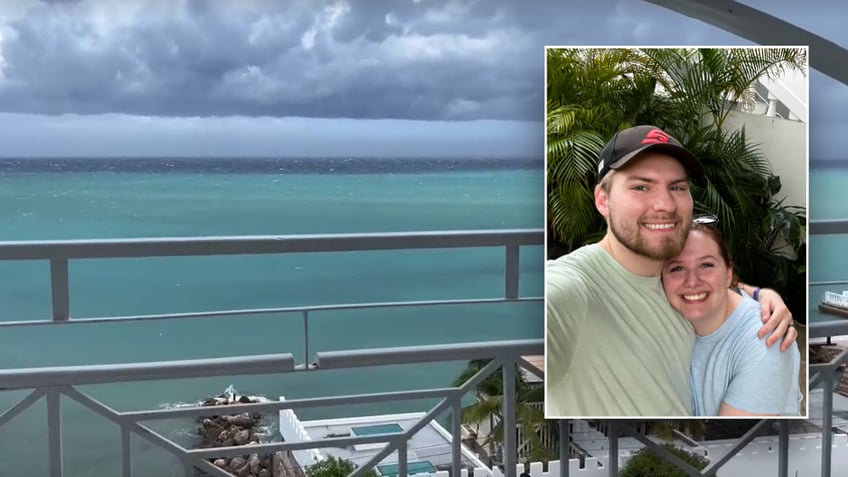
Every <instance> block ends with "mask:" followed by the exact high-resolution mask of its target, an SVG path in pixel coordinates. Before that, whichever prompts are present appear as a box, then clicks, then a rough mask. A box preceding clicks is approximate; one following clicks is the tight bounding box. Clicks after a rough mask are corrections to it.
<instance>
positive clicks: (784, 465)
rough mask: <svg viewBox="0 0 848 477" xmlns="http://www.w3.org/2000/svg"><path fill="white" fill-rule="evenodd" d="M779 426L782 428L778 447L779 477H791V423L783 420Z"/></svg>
mask: <svg viewBox="0 0 848 477" xmlns="http://www.w3.org/2000/svg"><path fill="white" fill-rule="evenodd" d="M778 426H780V434H779V437H778V439H779V440H778V446H777V452H778V456H777V475H778V477H789V421H786V420H782V421H780V423H779V424H778Z"/></svg>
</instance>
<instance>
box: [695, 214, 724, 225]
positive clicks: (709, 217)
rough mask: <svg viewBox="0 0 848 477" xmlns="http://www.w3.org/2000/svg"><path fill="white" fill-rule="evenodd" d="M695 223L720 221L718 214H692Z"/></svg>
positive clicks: (704, 223) (702, 223) (703, 223)
mask: <svg viewBox="0 0 848 477" xmlns="http://www.w3.org/2000/svg"><path fill="white" fill-rule="evenodd" d="M692 223H693V224H700V225H712V224H715V223H718V216H717V215H713V214H698V215H693V216H692Z"/></svg>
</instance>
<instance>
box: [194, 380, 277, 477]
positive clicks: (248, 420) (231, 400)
mask: <svg viewBox="0 0 848 477" xmlns="http://www.w3.org/2000/svg"><path fill="white" fill-rule="evenodd" d="M256 402H260V401H259V400H258V399H255V398H251V397H248V396H240V397H239V396H236V395H235V393H229V392H226V393H224V394H222V395H220V396H216V397H213V398H209V399H207V400H206V401H204V402H203V405H204V406H226V405H231V404H246V403H256ZM261 419H262V416H261V415H260V414H258V413H253V414H250V413H247V412H243V413H239V414H224V415H220V416H210V417H205V418H200V419H199V423H200V428H199V437H200V442H199V444H198V447H199V448H210V447H229V446H243V445H250V444H258V443H260V442H261V433H260V429H259V426H260V421H261ZM273 460H274V459H273V456H272V455H271V454H266V455H259V454H244V455H240V456H235V457H231V458H217V459H213V461H212V462H213V464H215V465H216V466H218V467H220V468H222V469H224V470H226V471H227V472H230V473H231V474H233V475H236V476H238V477H272V476H273V465H274V462H273Z"/></svg>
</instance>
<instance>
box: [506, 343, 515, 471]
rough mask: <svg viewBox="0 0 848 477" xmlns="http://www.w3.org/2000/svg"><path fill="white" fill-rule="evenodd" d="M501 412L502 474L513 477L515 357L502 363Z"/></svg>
mask: <svg viewBox="0 0 848 477" xmlns="http://www.w3.org/2000/svg"><path fill="white" fill-rule="evenodd" d="M503 388H504V391H503V413H504V427H503V431H504V435H503V443H504V459H503V464H504V472H505V474H504V476H505V477H515V470H516V469H515V467H516V463H517V459H518V455H517V450H516V449H517V445H516V442H515V440H516V436H515V434H516V429H517V427H516V422H515V358H512V359H506V360H504V364H503Z"/></svg>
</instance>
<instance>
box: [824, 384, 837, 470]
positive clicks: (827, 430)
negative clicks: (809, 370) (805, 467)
mask: <svg viewBox="0 0 848 477" xmlns="http://www.w3.org/2000/svg"><path fill="white" fill-rule="evenodd" d="M825 372H826V373H827V374H826V376H825V379H824V381H823V382H822V386H824V389H823V390H822V457H821V475H822V477H830V456H831V450H832V449H831V445H832V443H831V438H832V437H833V435H832V433H833V429H832V426H833V378H834V373H833V371H831V370H827V371H825Z"/></svg>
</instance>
